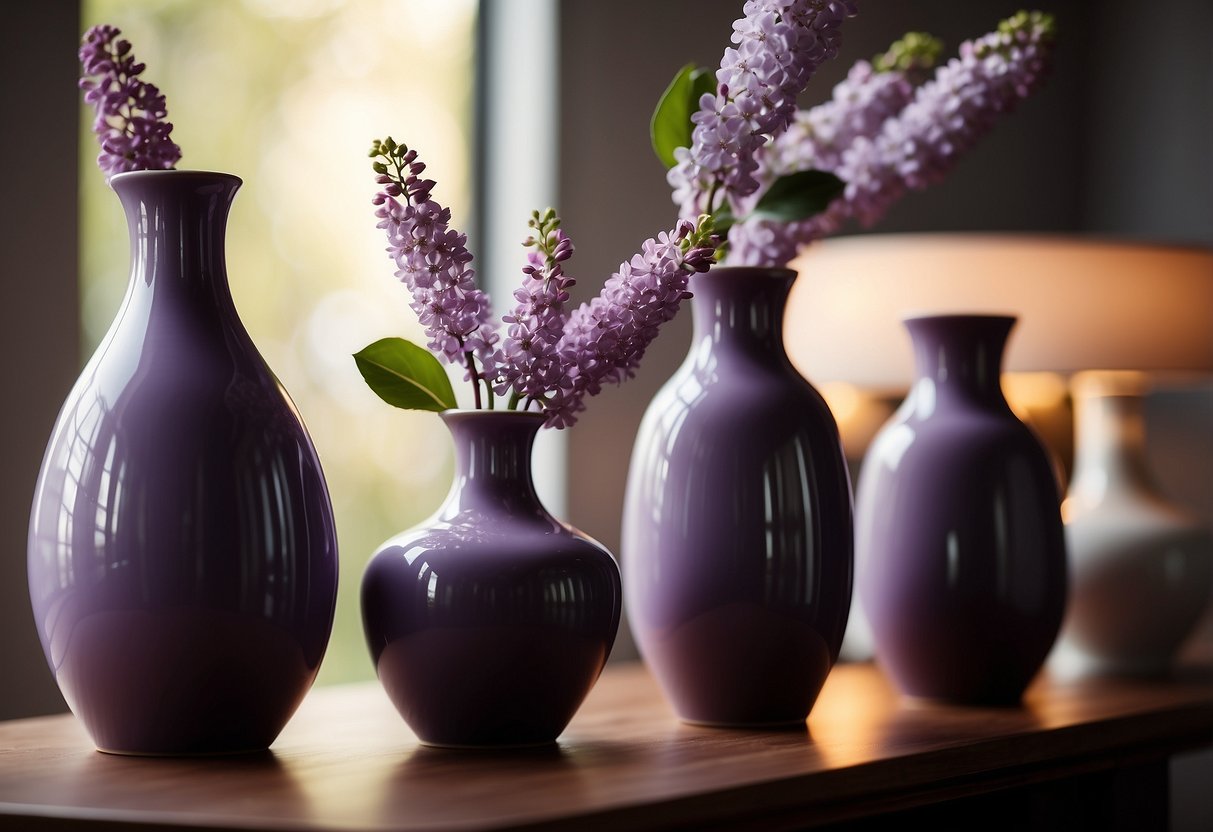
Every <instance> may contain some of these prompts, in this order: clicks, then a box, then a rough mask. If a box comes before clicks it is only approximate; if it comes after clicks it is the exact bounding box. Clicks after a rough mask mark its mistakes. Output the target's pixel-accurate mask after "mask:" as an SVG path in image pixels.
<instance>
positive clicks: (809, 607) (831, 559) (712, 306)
mask: <svg viewBox="0 0 1213 832" xmlns="http://www.w3.org/2000/svg"><path fill="white" fill-rule="evenodd" d="M795 277H796V273H795V272H793V271H791V270H789V269H759V268H740V267H738V268H714V269H712V270H711V271H709V272H707V273H706V274H703V275H699V276H696V277H695V278H694V279H693V284H692V287H691V288H692V289H693V291H694V293H695V297H694V300H693V301H692V311H693V314H694V339H693V342H692V344H691V349H690V353H689V354H688V355H687V358H686V361H685V362H684V363H683V365H682V367H681V368H680V369H679V370H678V371H677V372H676V373H675V374H674V376H673V377H672V378H671V379H670V380H669V381H668V382H667V383H666V385H665V386H664V387H663V388H662V389H661V391H660V392H659V393H658V394H657V396H656V397H655V398H654V399H653V401H652V403H651V404H650V405H649V408H648V411H647V412H646V413H645V416H644V420H643V421H642V423H641V425H640V431H639V434H638V436H637V439H636V447H635V450H634V451H633V454H632V462H631V469H630V471H629V475H628V485H627V496H626V502H625V506H624V518H623V557H624V570H623V572H624V585H625V588H626V593H627V603H628V615H629V616H630V621H631V624H632V628H633V630H634V631H635V634H636V639H637V643H638V644H639V647H640V650H641V653H642V654H643V655H644V658H645V661H646V662H647V663H648V665H649V667H650V669H651V670H652V671H653V673H654V675H655V676H656V677H657V680H658V681H659V682H660V684H661V687H662V689H663V690H664V691H665V694H666V697H667V698H668V699H669V700H670V702H671V703H672V704H673V706H674V709H675V711H676V712H677V713H678V715H679V717H681V718H682V719H683V720H685V721H687V722H694V723H702V724H709V725H722V726H776V725H790V724H796V723H803V722H804V720H805V717H807V716H808V713H809V710H810V709H811V708H812V706H813V703H814V701H815V700H816V698H817V694H818V693H819V692H820V690H821V686H822V684H823V683H824V682H825V679H826V676H827V674H828V673H829V672H830V669H831V667H833V664H834V661H835V660H836V659H837V658H838V650H839V647H840V645H841V644H842V635H843V630H844V629H845V626H846V621H847V613H848V610H849V608H850V601H851V562H852V526H851V489H850V481H849V479H848V476H847V466H846V461H845V459H844V457H843V454H842V446H841V444H840V442H839V436H838V428H837V426H836V425H835V423H834V418H833V416H832V415H831V413H830V410H829V408H828V407H827V406H826V404H825V401H824V400H823V399H822V398H821V396H820V395H818V393H817V391H816V390H814V389H813V387H812V386H811V385H810V384H809V383H808V382H807V381H805V380H804V379H803V378H801V377H800V375H799V374H798V373H797V372H796V370H795V369H794V368H793V367H792V364H791V362H790V361H789V360H788V357H787V354H786V353H785V352H784V348H783V332H782V329H783V311H784V304H785V302H786V299H787V293H788V290H789V289H790V288H791V286H792V282H793V280H795Z"/></svg>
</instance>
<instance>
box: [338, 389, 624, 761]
mask: <svg viewBox="0 0 1213 832" xmlns="http://www.w3.org/2000/svg"><path fill="white" fill-rule="evenodd" d="M442 419H443V421H444V422H446V425H447V427H448V428H449V429H450V431H451V435H452V436H453V437H454V440H455V467H456V471H455V481H454V484H453V485H452V486H451V491H450V493H449V494H448V495H447V498H446V501H445V502H444V503H443V504H442V506H441V507H440V508H439V509H438V512H437V513H436V514H435V515H434V516H433V517H431V518H430V519H429V520H427V521H426V522H424V523H422V524H421V525H419V526H417V527H415V528H412V529H409V530H408V531H406V532H403V533H401V534H399V535H397V536H396V537H393V538H392V539H391V540H388V541H387V542H386V543H384V544H383V546H381V547H380V548H379V551H378V552H376V553H375V555H374V556H373V557H372V558H371V562H370V564H369V565H368V566H367V570H366V573H365V575H364V576H363V579H362V621H363V626H364V628H365V630H366V638H367V644H368V646H369V647H370V650H371V656H372V658H373V660H374V662H375V669H376V671H377V672H378V674H379V680H380V681H381V682H382V683H383V686H384V688H385V689H386V690H387V694H388V696H389V698H391V700H392V702H393V703H394V704H395V706H396V709H397V710H398V711H399V712H400V715H401V716H402V717H404V720H405V722H407V723H408V724H409V727H411V728H412V729H413V731H414V733H416V734H417V737H418V738H419V739H420V740H421V741H422V742H423V743H425V744H427V745H440V746H452V747H482V746H498V747H501V746H522V745H539V744H546V743H551V742H553V741H555V739H556V737H558V736H559V735H560V733H561V732H562V731H563V730H564V728H565V726H566V725H568V723H569V720H570V719H572V717H573V714H574V713H575V712H576V710H577V708H578V707H579V706H580V705H581V702H582V700H584V699H585V696H586V694H587V693H589V691H590V688H592V687H593V686H594V682H595V681H597V679H598V675H599V674H600V673H601V672H602V668H603V665H604V664H606V660H607V656H608V655H609V654H610V652H611V646H612V645H613V644H614V642H615V633H616V630H617V629H618V627H619V614H620V608H621V604H622V593H621V589H620V584H619V567H618V566H617V565H616V563H615V559H614V558H613V557H612V556H611V554H610V553H609V552H608V551H607V550H606V549H604V548H603V547H602V546H601V545H600V544H599V543H597V542H596V541H594V540H592V539H590V538H589V537H587V536H586V535H584V534H582V533H581V532H579V531H577V530H576V529H574V528H572V527H570V526H567V525H565V524H563V523H561V522H560V521H558V520H556V519H555V518H554V517H552V515H551V514H549V513H548V511H547V509H545V508H544V507H543V505H542V504H541V503H540V501H539V497H538V495H537V494H536V493H535V487H534V485H533V483H532V481H531V446H532V445H533V444H534V441H535V434H536V433H537V432H538V430H539V428H540V426H541V425H542V424H543V419H544V417H543V416H542V414H539V413H522V412H517V411H493V410H447V411H445V412H443V413H442Z"/></svg>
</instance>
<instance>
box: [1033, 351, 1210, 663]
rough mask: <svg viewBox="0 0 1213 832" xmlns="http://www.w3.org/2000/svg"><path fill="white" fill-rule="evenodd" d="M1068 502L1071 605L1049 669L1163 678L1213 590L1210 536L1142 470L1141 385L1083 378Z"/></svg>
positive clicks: (1078, 383) (1109, 377) (1123, 379)
mask: <svg viewBox="0 0 1213 832" xmlns="http://www.w3.org/2000/svg"><path fill="white" fill-rule="evenodd" d="M1073 391H1074V402H1075V411H1076V416H1077V419H1076V422H1077V429H1076V432H1075V433H1076V440H1077V449H1076V454H1075V466H1074V477H1073V479H1072V480H1071V483H1070V490H1069V493H1068V495H1067V497H1066V503H1065V509H1066V511H1065V515H1066V543H1067V546H1068V549H1069V555H1070V569H1071V583H1072V588H1071V593H1070V606H1069V609H1068V611H1067V613H1066V620H1065V623H1064V625H1063V627H1062V634H1061V639H1060V640H1059V642H1058V645H1057V649H1056V650H1054V652H1053V655H1052V656H1051V657H1050V667H1054V668H1057V669H1058V670H1059V671H1061V672H1063V673H1080V674H1081V673H1116V674H1134V675H1157V674H1162V673H1165V672H1166V671H1167V670H1168V669H1169V668H1170V667H1171V665H1172V663H1173V661H1174V659H1175V656H1176V653H1177V652H1178V651H1179V648H1180V646H1181V645H1182V644H1183V642H1184V640H1185V638H1186V637H1187V636H1189V635H1190V634H1191V633H1192V630H1193V629H1194V628H1195V626H1196V624H1197V621H1198V620H1199V618H1200V615H1201V612H1202V611H1203V610H1204V608H1205V604H1206V603H1207V601H1208V599H1209V593H1210V588H1211V587H1213V537H1210V534H1209V529H1208V528H1207V527H1206V526H1204V525H1203V524H1202V523H1201V522H1200V521H1199V520H1197V519H1196V518H1195V517H1193V516H1191V515H1189V514H1188V513H1187V512H1185V511H1184V510H1182V509H1181V508H1179V507H1178V506H1175V505H1173V504H1171V503H1170V502H1168V501H1167V499H1166V498H1165V497H1163V495H1162V494H1161V493H1160V492H1159V491H1158V489H1157V488H1156V487H1155V485H1154V483H1153V481H1152V477H1151V475H1150V473H1149V469H1148V466H1147V464H1146V454H1145V450H1146V432H1145V418H1144V414H1143V412H1142V409H1143V396H1144V393H1145V390H1144V387H1142V386H1141V380H1140V379H1139V378H1137V379H1135V378H1133V377H1129V376H1126V374H1096V373H1089V374H1081V375H1080V376H1079V377H1078V378H1076V379H1075V382H1074V385H1073Z"/></svg>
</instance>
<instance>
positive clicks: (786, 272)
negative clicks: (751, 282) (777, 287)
mask: <svg viewBox="0 0 1213 832" xmlns="http://www.w3.org/2000/svg"><path fill="white" fill-rule="evenodd" d="M742 272H745V273H746V275H747V276H748V277H751V278H753V277H756V276H762V277H773V278H780V279H783V278H788V277H795V276H796V274H797V272H796V270H795V269H792V268H788V267H787V266H721V265H713V266H712V267H711V268H710V269H708V270H707V271H706V272H700V275H714V274H719V275H729V276H736V275H740V274H741V273H742ZM756 272H757V273H759V274H758V275H756V274H755V273H756ZM698 276H699V275H692V276H691V280H694V279H695V278H696V277H698Z"/></svg>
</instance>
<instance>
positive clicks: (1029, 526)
mask: <svg viewBox="0 0 1213 832" xmlns="http://www.w3.org/2000/svg"><path fill="white" fill-rule="evenodd" d="M1014 323H1015V319H1014V318H1012V317H1005V316H997V315H940V316H931V317H920V318H910V319H908V320H907V321H906V327H907V328H908V329H909V331H910V336H911V338H912V339H913V342H914V354H915V360H916V364H917V379H916V381H915V383H914V386H913V388H912V390H911V391H910V395H909V396H908V397H907V399H906V401H905V402H904V403H903V405H902V407H901V409H900V410H898V412H897V413H896V414H895V415H894V416H893V418H892V419H891V420H890V421H889V422H888V423H887V424H886V425H885V426H884V427H883V428H882V429H881V431H880V432H879V434H877V436H876V439H875V440H874V441H873V443H872V445H871V448H870V449H869V451H868V454H867V456H866V458H865V460H864V464H863V468H862V471H861V473H860V476H859V487H858V493H857V495H856V524H855V525H856V561H857V563H858V566H859V574H858V586H859V597H860V603H862V604H863V608H864V612H865V613H866V614H867V616H868V619H869V621H870V622H871V625H872V632H873V636H874V639H875V643H876V656H877V659H878V660H879V662H880V664H881V666H882V667H883V668H884V670H885V671H886V672H887V673H888V674H889V675H890V676H891V677H892V679H893V681H894V682H895V683H896V684H897V686H898V687H899V688H900V689H901V691H902V692H903V693H905V694H908V695H910V696H915V697H922V698H927V699H937V700H943V701H947V702H954V703H971V704H1014V703H1016V702H1018V701H1019V699H1020V697H1021V696H1022V695H1023V692H1024V689H1025V688H1026V687H1027V685H1028V683H1029V682H1030V681H1031V679H1032V677H1033V676H1034V675H1035V674H1036V672H1037V670H1039V668H1040V666H1041V664H1042V663H1043V662H1044V659H1045V656H1046V655H1047V654H1048V652H1049V649H1050V647H1051V646H1052V644H1053V641H1054V639H1055V638H1056V637H1057V632H1058V629H1059V627H1060V625H1061V619H1062V614H1063V612H1064V610H1065V604H1066V552H1065V540H1064V535H1063V531H1062V523H1061V510H1060V494H1059V492H1058V483H1057V479H1056V477H1055V475H1054V471H1053V467H1052V465H1051V463H1050V460H1049V457H1048V454H1047V452H1046V451H1045V449H1044V447H1043V446H1042V445H1041V444H1040V441H1039V440H1038V439H1037V438H1036V436H1035V434H1033V433H1032V431H1031V430H1030V429H1029V428H1028V427H1027V426H1026V425H1024V424H1023V423H1022V422H1020V421H1019V419H1018V418H1016V416H1015V414H1014V413H1013V412H1012V411H1011V408H1010V407H1009V406H1008V405H1007V402H1006V399H1005V398H1003V394H1002V387H1001V385H1000V380H999V376H1000V368H1001V363H1002V354H1003V348H1004V345H1005V342H1006V339H1007V335H1008V334H1009V333H1010V331H1011V327H1012V326H1013V325H1014Z"/></svg>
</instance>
